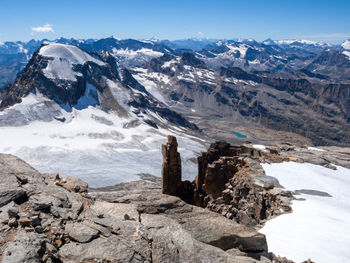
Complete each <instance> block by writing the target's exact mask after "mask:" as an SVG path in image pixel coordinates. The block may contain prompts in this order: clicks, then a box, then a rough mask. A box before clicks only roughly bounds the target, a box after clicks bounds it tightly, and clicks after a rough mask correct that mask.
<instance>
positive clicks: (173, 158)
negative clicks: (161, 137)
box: [162, 135, 182, 195]
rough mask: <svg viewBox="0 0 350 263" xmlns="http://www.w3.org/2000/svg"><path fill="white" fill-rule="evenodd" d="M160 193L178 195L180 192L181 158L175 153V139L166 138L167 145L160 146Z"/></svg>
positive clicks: (172, 137) (171, 137)
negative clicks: (161, 162)
mask: <svg viewBox="0 0 350 263" xmlns="http://www.w3.org/2000/svg"><path fill="white" fill-rule="evenodd" d="M162 155H163V164H162V193H163V194H169V195H179V194H180V192H181V182H182V181H181V157H180V153H178V152H177V141H176V137H174V136H170V135H169V136H168V143H167V144H163V145H162Z"/></svg>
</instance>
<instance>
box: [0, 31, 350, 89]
mask: <svg viewBox="0 0 350 263" xmlns="http://www.w3.org/2000/svg"><path fill="white" fill-rule="evenodd" d="M44 42H55V43H61V44H72V45H76V46H79V47H81V48H83V49H84V50H87V51H92V52H101V51H102V50H107V51H109V52H111V53H114V55H115V56H116V57H118V59H119V60H120V62H121V63H123V64H124V65H125V66H127V67H132V66H135V65H141V64H143V63H146V62H148V61H149V60H150V59H152V58H154V57H156V56H158V57H159V56H161V55H163V54H164V53H171V54H177V55H179V54H181V53H182V52H184V51H185V50H187V51H192V52H200V54H201V55H205V56H208V59H210V58H212V55H210V54H211V53H210V52H213V51H212V49H213V48H214V47H215V46H216V45H217V44H218V43H235V42H236V43H245V44H249V45H252V47H254V46H256V45H257V44H259V45H265V46H272V47H269V48H267V49H268V50H270V51H268V50H267V51H266V52H271V48H274V46H275V47H277V46H278V47H282V48H283V49H284V50H286V52H289V53H290V52H291V50H293V49H299V53H300V50H303V49H305V50H304V51H308V52H309V51H310V50H312V51H313V52H316V53H319V52H320V51H322V50H321V49H322V48H325V47H331V48H341V46H330V45H329V44H321V43H317V42H311V41H305V40H302V41H300V40H299V41H298V40H284V41H276V40H271V39H268V40H265V41H262V42H256V41H252V40H242V41H238V40H219V39H196V38H191V39H182V40H173V41H169V40H158V39H149V40H134V39H124V40H121V39H118V38H116V37H109V38H103V39H85V40H82V39H73V38H59V39H56V40H52V41H49V40H47V39H43V40H34V39H33V40H30V41H28V42H22V41H17V42H11V41H8V42H4V43H0V89H1V87H3V86H4V85H5V84H8V83H10V82H12V81H13V80H14V79H15V77H16V75H17V74H18V73H19V72H20V71H21V70H22V69H23V68H24V66H25V65H26V63H27V62H28V61H29V59H30V57H31V56H32V54H33V53H34V52H35V51H36V50H37V49H38V48H39V47H40V45H41V44H43V43H44ZM346 43H347V42H344V43H343V45H345V46H346ZM252 47H251V48H252ZM251 50H254V48H252V49H251ZM251 50H250V51H249V52H248V55H249V54H250V55H249V56H250V58H253V56H252V55H251V53H254V51H251ZM293 52H294V53H295V52H296V51H295V50H294V51H293ZM293 52H292V53H293ZM214 53H215V52H214ZM280 53H281V52H280ZM293 56H294V55H292V58H293ZM303 56H305V54H304V55H303ZM228 60H229V62H216V61H215V62H212V63H214V64H215V63H216V64H217V63H219V64H224V65H228V64H230V63H231V64H232V61H233V60H232V58H231V59H228ZM230 61H231V62H230ZM248 61H249V59H248ZM250 61H254V59H253V60H250ZM248 63H249V62H248ZM283 69H285V67H284V66H279V67H278V66H277V70H283Z"/></svg>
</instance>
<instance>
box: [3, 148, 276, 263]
mask: <svg viewBox="0 0 350 263" xmlns="http://www.w3.org/2000/svg"><path fill="white" fill-rule="evenodd" d="M0 167H1V169H0V174H1V183H0V207H1V208H0V211H1V213H0V222H1V223H0V255H1V256H0V259H1V261H2V262H271V259H272V258H275V257H274V256H273V255H272V254H269V253H267V250H268V247H267V244H266V239H265V236H264V235H263V234H260V233H258V232H257V231H256V230H254V229H253V228H250V227H247V226H244V225H242V224H238V223H236V222H235V221H233V220H230V219H227V218H225V217H223V216H221V215H219V214H217V213H214V212H211V211H209V210H207V209H203V208H200V207H196V206H192V205H189V204H186V203H185V202H184V201H182V200H181V199H180V198H177V197H174V196H169V195H163V194H160V191H159V190H160V184H159V182H157V180H156V179H154V178H153V177H147V176H146V177H145V179H146V181H143V182H141V183H140V182H132V183H128V184H124V185H120V186H119V190H120V191H116V188H114V189H113V194H112V192H109V194H110V195H109V197H110V198H111V196H112V197H113V198H112V200H111V199H110V200H108V189H104V193H105V194H103V195H102V196H104V198H103V199H105V200H107V201H103V200H96V199H95V198H92V197H91V196H89V195H88V194H87V184H86V183H84V182H82V181H81V180H79V179H76V178H63V179H60V178H59V177H58V175H57V174H40V173H39V172H38V171H36V170H35V169H33V168H32V167H31V166H29V165H28V164H27V163H25V162H24V161H22V160H20V159H18V158H17V157H15V156H12V155H4V154H2V155H0ZM150 180H151V181H150ZM136 185H141V187H135V186H136ZM117 188H118V187H117ZM118 193H119V194H118ZM92 194H93V195H94V196H96V197H98V196H99V195H101V191H100V192H93V193H92ZM111 201H112V202H111ZM254 258H257V259H254ZM274 262H278V259H277V258H276V259H275V261H274Z"/></svg>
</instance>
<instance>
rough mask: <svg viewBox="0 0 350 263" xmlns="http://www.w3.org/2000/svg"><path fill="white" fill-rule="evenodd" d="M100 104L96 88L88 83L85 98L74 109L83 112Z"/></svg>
mask: <svg viewBox="0 0 350 263" xmlns="http://www.w3.org/2000/svg"><path fill="white" fill-rule="evenodd" d="M98 103H99V101H98V93H97V90H96V87H95V86H94V85H92V84H90V83H87V84H86V89H85V93H84V96H82V97H81V98H80V99H79V100H78V102H77V104H76V105H75V106H74V108H76V109H77V110H82V109H85V108H87V107H89V106H96V105H98Z"/></svg>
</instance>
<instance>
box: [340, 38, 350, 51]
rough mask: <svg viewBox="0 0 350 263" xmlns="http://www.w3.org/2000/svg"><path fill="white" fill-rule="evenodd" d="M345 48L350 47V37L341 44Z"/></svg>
mask: <svg viewBox="0 0 350 263" xmlns="http://www.w3.org/2000/svg"><path fill="white" fill-rule="evenodd" d="M341 46H342V47H343V48H344V49H350V39H348V40H346V41H344V42H343V44H341Z"/></svg>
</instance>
